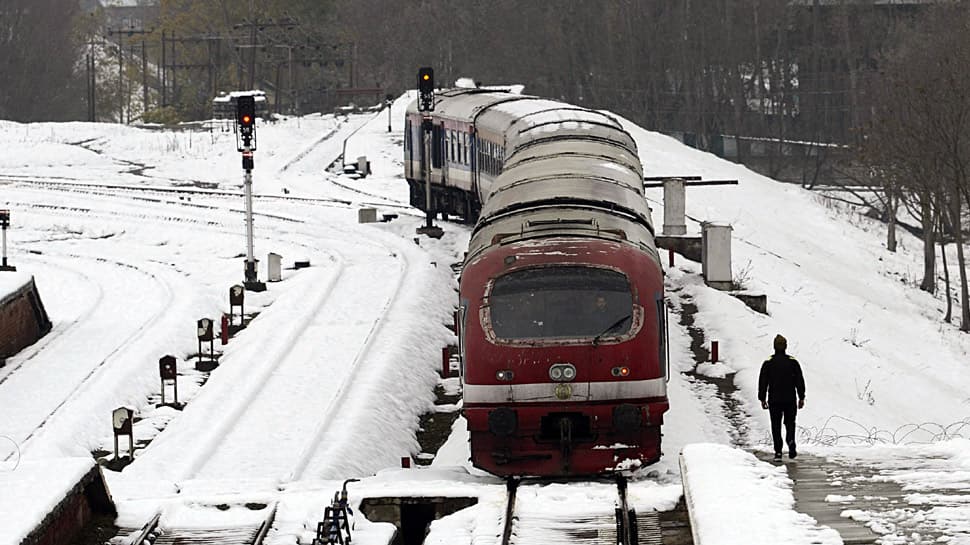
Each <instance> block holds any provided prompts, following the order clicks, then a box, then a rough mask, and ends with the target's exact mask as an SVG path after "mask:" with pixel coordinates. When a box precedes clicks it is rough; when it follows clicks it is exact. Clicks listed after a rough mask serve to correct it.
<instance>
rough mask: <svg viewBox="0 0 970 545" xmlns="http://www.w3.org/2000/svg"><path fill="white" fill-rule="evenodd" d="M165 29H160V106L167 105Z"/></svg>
mask: <svg viewBox="0 0 970 545" xmlns="http://www.w3.org/2000/svg"><path fill="white" fill-rule="evenodd" d="M165 45H166V43H165V31H164V30H163V31H162V68H161V69H162V108H164V107H166V106H168V91H167V87H168V83H167V82H166V78H167V76H168V73H167V72H168V69H167V68H166V67H165Z"/></svg>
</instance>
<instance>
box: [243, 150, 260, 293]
mask: <svg viewBox="0 0 970 545" xmlns="http://www.w3.org/2000/svg"><path fill="white" fill-rule="evenodd" d="M251 153H252V151H251V150H250V149H249V146H246V147H245V151H243V155H248V154H251ZM243 186H244V188H245V191H246V281H247V282H256V281H257V277H256V260H255V259H254V258H253V255H254V251H253V171H252V170H250V169H248V168H247V169H246V177H245V181H244V183H243Z"/></svg>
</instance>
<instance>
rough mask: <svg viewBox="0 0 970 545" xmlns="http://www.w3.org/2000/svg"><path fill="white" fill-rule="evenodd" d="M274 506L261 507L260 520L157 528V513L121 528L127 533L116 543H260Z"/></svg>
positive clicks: (274, 512) (223, 544)
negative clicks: (134, 525)
mask: <svg viewBox="0 0 970 545" xmlns="http://www.w3.org/2000/svg"><path fill="white" fill-rule="evenodd" d="M277 509H278V504H276V503H273V504H271V505H268V506H267V507H266V508H265V509H263V510H261V511H266V514H265V515H264V516H263V518H262V519H261V520H258V521H255V522H253V523H250V524H243V525H234V526H231V527H229V526H227V527H224V528H221V527H210V528H205V527H185V528H179V527H173V528H159V523H160V522H161V514H160V513H158V514H156V515H155V516H153V517H152V518H151V519H149V520H148V522H147V523H145V525H144V526H142V527H141V528H136V529H130V530H128V531H126V532H123V533H125V534H127V535H125V536H124V537H121V538H120V539H118V540H117V541H115V543H118V545H146V544H147V545H196V544H198V545H262V543H263V540H264V539H265V538H266V534H267V533H269V530H270V528H272V526H273V521H274V520H275V519H276V511H277Z"/></svg>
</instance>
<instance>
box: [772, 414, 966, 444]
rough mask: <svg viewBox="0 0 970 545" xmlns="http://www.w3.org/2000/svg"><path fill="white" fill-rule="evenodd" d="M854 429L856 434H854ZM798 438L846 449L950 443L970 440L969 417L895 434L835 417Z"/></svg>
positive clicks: (801, 429)
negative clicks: (851, 446)
mask: <svg viewBox="0 0 970 545" xmlns="http://www.w3.org/2000/svg"><path fill="white" fill-rule="evenodd" d="M839 424H841V425H839ZM847 429H848V431H847ZM853 429H854V430H857V431H851V430H853ZM797 436H798V440H799V442H800V443H802V444H810V445H821V446H827V447H832V446H844V445H853V446H854V445H868V446H873V445H927V444H931V443H939V442H941V441H949V440H951V439H968V438H970V416H968V417H966V418H964V419H963V420H958V421H956V422H952V423H950V424H940V423H937V422H923V423H920V424H904V425H902V426H899V427H898V428H896V429H895V430H886V429H880V428H877V427H875V426H871V427H870V426H865V425H863V424H861V423H859V422H857V421H855V420H852V419H851V418H846V417H844V416H840V415H832V416H830V417H828V419H826V421H825V423H824V424H823V425H822V426H819V427H816V426H797ZM760 444H762V445H771V444H772V439H771V432H770V431H767V432H765V435H764V437H763V438H762V439H761V441H760Z"/></svg>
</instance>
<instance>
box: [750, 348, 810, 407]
mask: <svg viewBox="0 0 970 545" xmlns="http://www.w3.org/2000/svg"><path fill="white" fill-rule="evenodd" d="M796 391H797V392H798V399H805V378H804V377H802V367H801V366H800V365H798V361H796V360H795V358H793V357H791V356H789V355H788V354H775V355H774V356H772V357H771V359H769V360H767V361H765V362H764V363H763V364H761V377H760V378H759V379H758V400H759V401H764V400H765V397H766V396H767V398H768V403H770V404H774V403H793V402H794V401H795V393H796Z"/></svg>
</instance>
